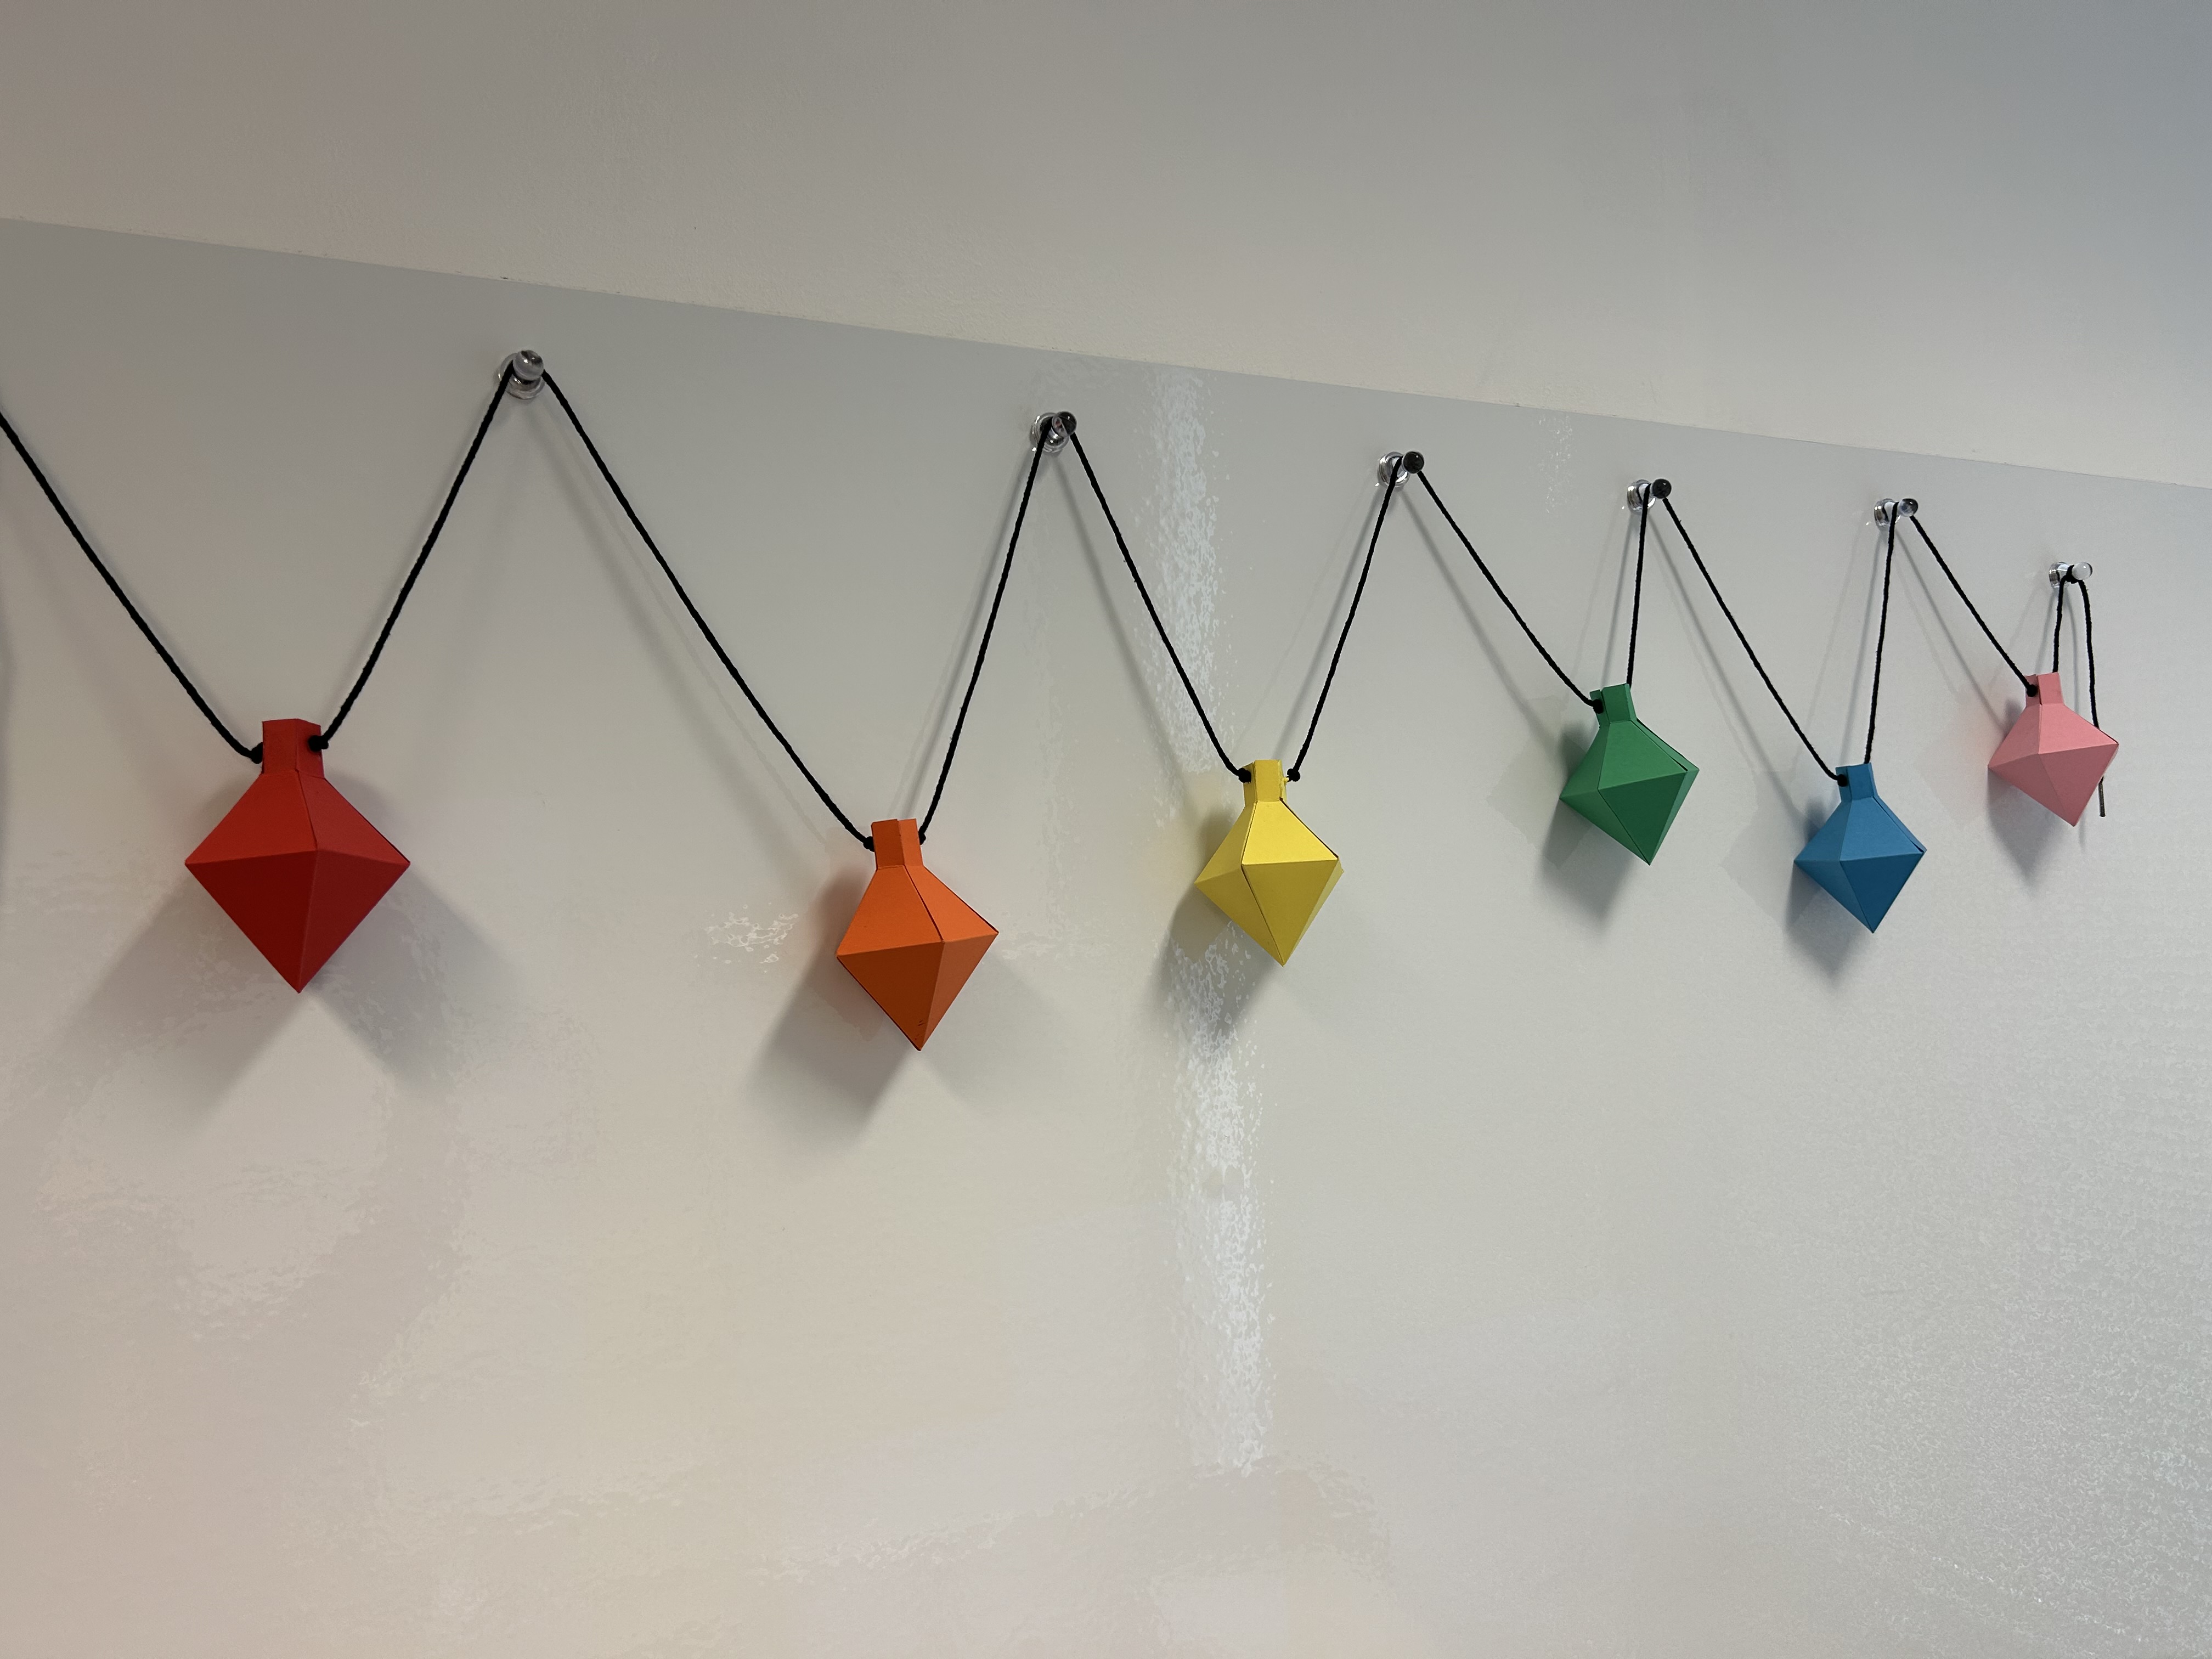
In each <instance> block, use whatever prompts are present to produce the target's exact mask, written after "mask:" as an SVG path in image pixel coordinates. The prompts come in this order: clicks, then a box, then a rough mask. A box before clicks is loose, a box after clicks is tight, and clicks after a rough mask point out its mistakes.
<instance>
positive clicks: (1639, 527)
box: [1621, 484, 1666, 685]
mask: <svg viewBox="0 0 2212 1659" xmlns="http://www.w3.org/2000/svg"><path fill="white" fill-rule="evenodd" d="M1644 488H1645V489H1650V488H1651V486H1650V485H1649V484H1647V485H1645V486H1644ZM1660 499H1661V500H1662V501H1664V500H1665V499H1666V497H1664V496H1663V495H1662V496H1661V497H1660ZM1650 527H1651V502H1650V498H1649V497H1648V496H1647V497H1646V498H1645V499H1644V501H1643V503H1642V504H1641V505H1640V506H1638V507H1637V509H1636V594H1635V597H1634V598H1633V599H1631V600H1630V601H1629V603H1628V676H1627V678H1626V679H1624V680H1623V681H1622V682H1621V684H1624V685H1634V684H1636V635H1637V632H1638V629H1640V628H1641V627H1642V626H1643V624H1644V532H1645V531H1647V530H1649V529H1650Z"/></svg>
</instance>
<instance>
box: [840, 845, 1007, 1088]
mask: <svg viewBox="0 0 2212 1659" xmlns="http://www.w3.org/2000/svg"><path fill="white" fill-rule="evenodd" d="M870 828H871V829H872V834H873V838H874V841H875V843H876V873H875V874H874V875H873V876H872V877H871V878H869V881H868V890H867V891H866V892H865V893H863V894H861V895H860V908H859V909H857V910H855V911H854V913H853V921H852V925H851V926H850V927H848V928H846V929H845V937H844V939H842V941H841V942H840V943H839V945H838V946H837V960H838V961H839V962H841V963H843V964H844V967H845V971H846V972H847V973H848V974H850V975H852V976H853V977H854V979H856V980H858V981H860V988H861V989H862V990H864V991H866V993H867V994H869V995H870V996H872V997H873V998H874V999H875V1000H876V1006H878V1007H879V1008H881V1009H882V1010H883V1011H884V1012H885V1013H887V1014H889V1015H890V1017H891V1024H894V1025H896V1026H897V1027H898V1028H899V1030H902V1031H903V1032H905V1033H906V1039H907V1041H908V1042H911V1043H912V1044H914V1046H915V1048H921V1045H922V1044H923V1043H925V1042H928V1041H929V1034H930V1033H931V1032H932V1031H934V1030H936V1029H937V1024H938V1022H939V1020H941V1019H943V1018H945V1010H947V1009H948V1008H950V1007H951V1006H952V999H953V998H955V997H957V996H958V995H959V994H960V987H962V986H963V985H965V984H966V983H967V982H968V976H969V975H970V974H972V973H974V972H975V965H976V964H977V963H980V962H981V961H982V960H983V952H984V951H987V950H989V949H990V948H991V941H992V940H993V939H996V938H998V936H999V930H998V929H997V928H995V927H992V926H991V924H990V923H989V922H987V921H984V920H983V918H982V917H981V916H979V915H976V914H975V912H974V911H973V910H971V909H969V908H968V906H967V905H966V904H965V903H963V902H962V900H961V898H960V896H959V895H958V894H957V893H956V892H954V891H953V890H951V888H950V887H947V886H946V885H945V884H944V883H943V882H941V881H939V879H938V878H936V877H935V876H933V875H932V874H930V872H928V871H927V869H925V868H924V867H923V866H922V862H921V829H919V827H918V826H917V825H916V824H915V821H914V820H913V819H912V818H884V819H882V820H880V821H879V822H878V823H874V824H872V825H871V826H870Z"/></svg>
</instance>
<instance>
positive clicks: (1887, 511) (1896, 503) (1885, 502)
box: [1874, 495, 1920, 525]
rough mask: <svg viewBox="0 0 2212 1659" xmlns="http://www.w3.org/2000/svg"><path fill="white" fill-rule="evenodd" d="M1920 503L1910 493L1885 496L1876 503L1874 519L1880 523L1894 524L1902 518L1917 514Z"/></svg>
mask: <svg viewBox="0 0 2212 1659" xmlns="http://www.w3.org/2000/svg"><path fill="white" fill-rule="evenodd" d="M1919 511H1920V503H1919V502H1918V501H1914V500H1913V499H1912V497H1911V496H1910V495H1904V496H1895V497H1893V496H1884V497H1883V498H1882V499H1881V501H1876V502H1875V504H1874V521H1875V523H1876V524H1878V525H1893V524H1895V523H1896V522H1897V521H1898V520H1900V519H1910V518H1913V517H1915V516H1917V514H1918V513H1919Z"/></svg>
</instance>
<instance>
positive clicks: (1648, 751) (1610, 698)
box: [1559, 685, 1698, 864]
mask: <svg viewBox="0 0 2212 1659" xmlns="http://www.w3.org/2000/svg"><path fill="white" fill-rule="evenodd" d="M1597 698H1598V707H1597V736H1596V737H1595V738H1593V739H1592V740H1591V743H1590V746H1589V752H1588V753H1587V754H1585V755H1584V756H1583V758H1582V763H1581V764H1580V765H1578V766H1577V767H1576V768H1575V770H1574V775H1573V776H1571V777H1570V778H1569V779H1568V780H1567V787H1565V789H1563V790H1561V791H1560V792H1559V799H1561V800H1563V801H1565V803H1566V804H1567V805H1570V806H1571V807H1573V808H1574V809H1575V811H1577V812H1579V813H1581V814H1582V815H1583V817H1586V818H1588V819H1589V821H1590V822H1591V823H1594V824H1595V825H1597V827H1598V828H1599V829H1602V830H1604V831H1605V833H1606V834H1607V835H1608V836H1612V837H1613V839H1614V840H1615V841H1617V842H1620V844H1621V845H1622V846H1623V847H1626V848H1627V849H1628V850H1629V851H1630V852H1632V853H1633V854H1636V856H1637V857H1638V858H1640V859H1642V860H1644V862H1645V863H1646V864H1649V863H1650V862H1651V860H1652V857H1653V855H1654V854H1656V853H1657V852H1658V851H1659V843H1660V842H1662V841H1664V840H1666V839H1667V831H1668V829H1670V828H1671V827H1672V826H1673V824H1674V814H1675V813H1677V812H1679V811H1681V809H1682V798H1683V797H1684V796H1686V795H1687V794H1688V793H1690V785H1691V784H1692V783H1693V782H1694V781H1696V780H1697V775H1698V769H1697V768H1696V767H1694V766H1692V765H1691V764H1690V763H1689V762H1687V761H1686V760H1684V759H1683V758H1682V757H1680V755H1678V754H1676V753H1675V752H1674V750H1672V749H1670V748H1668V746H1667V744H1665V743H1663V742H1662V741H1661V739H1660V737H1659V734H1658V733H1657V732H1654V731H1653V730H1652V729H1651V728H1650V726H1646V725H1644V722H1643V721H1642V720H1638V719H1637V718H1636V700H1635V699H1634V698H1633V697H1632V696H1630V695H1629V690H1628V688H1627V687H1626V686H1625V685H1608V686H1607V687H1606V688H1605V690H1602V691H1601V692H1599V693H1598V694H1597Z"/></svg>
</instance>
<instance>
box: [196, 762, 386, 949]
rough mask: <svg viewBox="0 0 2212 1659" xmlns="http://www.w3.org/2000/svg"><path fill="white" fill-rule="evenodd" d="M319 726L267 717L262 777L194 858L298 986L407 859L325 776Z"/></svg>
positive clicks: (219, 899)
mask: <svg viewBox="0 0 2212 1659" xmlns="http://www.w3.org/2000/svg"><path fill="white" fill-rule="evenodd" d="M321 730H322V727H320V726H317V725H315V724H314V723H313V721H310V720H264V721H263V722H262V726H261V775H260V776H259V777H258V778H256V779H254V781H253V782H252V785H251V786H249V787H247V789H246V793H244V794H243V795H240V797H239V798H238V804H237V805H234V806H233V807H232V808H231V809H230V811H228V812H226V813H225V814H223V818H222V823H218V824H216V827H215V828H214V829H212V830H211V831H210V832H209V835H208V838H207V839H206V840H205V841H204V842H201V843H200V844H199V847H198V848H197V850H196V851H194V853H193V854H192V855H191V857H190V858H188V859H186V860H185V869H187V870H189V871H191V872H192V874H193V876H194V877H195V878H197V880H198V882H199V884H200V885H201V886H203V887H204V888H206V889H207V890H208V892H209V894H210V896H213V898H214V899H215V902H216V903H217V904H220V905H221V906H222V908H223V912H224V914H225V915H228V916H229V918H230V919H231V920H232V921H234V922H236V923H237V924H238V927H239V931H240V933H244V934H245V935H246V938H248V939H252V941H253V944H254V947H255V948H256V949H257V950H258V951H260V952H261V954H262V955H263V956H264V957H268V958H269V965H270V967H272V968H274V969H276V971H277V972H278V973H280V974H282V975H283V976H284V982H285V983H286V984H288V985H289V986H290V987H292V988H293V989H294V990H295V991H301V990H305V989H306V988H307V981H309V980H311V979H313V977H314V976H315V975H316V973H317V972H318V971H319V969H321V967H322V965H323V964H324V963H326V962H328V961H329V960H330V959H331V952H332V951H336V950H337V948H338V946H339V945H343V944H344V943H345V940H346V936H347V935H348V934H349V933H352V932H353V930H354V929H355V928H356V927H358V926H360V924H361V920H362V917H363V916H366V915H368V913H369V912H370V911H371V910H374V908H376V902H377V901H378V900H379V899H380V898H382V897H383V896H385V894H386V892H387V891H388V890H390V889H391V886H392V883H393V882H395V881H398V879H399V877H400V872H403V871H404V870H405V869H406V868H407V860H406V858H405V857H404V855H403V854H401V853H400V851H399V849H398V848H396V847H394V846H393V845H392V843H391V842H388V841H386V840H385V838H384V837H383V836H380V835H379V834H378V833H377V830H376V826H375V825H374V824H373V823H370V822H369V821H368V819H367V818H365V817H362V815H361V814H360V813H359V812H358V811H356V810H355V809H354V805H353V803H352V802H350V801H349V800H348V799H346V798H345V797H344V796H343V795H341V794H340V793H338V792H337V788H336V787H334V786H333V785H332V784H331V782H330V781H329V780H328V779H326V778H325V777H324V776H323V757H322V754H321V751H320V750H314V749H310V748H309V747H308V746H307V739H308V738H312V737H313V736H315V735H316V734H317V733H318V732H320V731H321Z"/></svg>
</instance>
